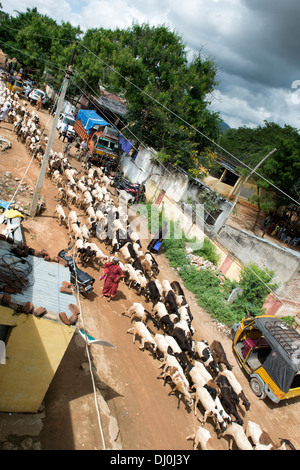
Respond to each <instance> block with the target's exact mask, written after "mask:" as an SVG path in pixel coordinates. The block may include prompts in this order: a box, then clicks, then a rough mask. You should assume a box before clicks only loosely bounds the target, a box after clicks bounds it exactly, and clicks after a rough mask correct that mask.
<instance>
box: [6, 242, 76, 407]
mask: <svg viewBox="0 0 300 470" xmlns="http://www.w3.org/2000/svg"><path fill="white" fill-rule="evenodd" d="M45 258H47V256H45V254H44V256H43V254H39V256H36V255H30V254H28V255H27V256H20V255H19V254H18V251H16V245H15V244H11V243H8V242H7V241H3V240H0V300H1V301H0V412H16V413H35V412H37V411H38V409H39V408H40V405H41V403H42V401H43V399H44V396H45V394H46V392H47V390H48V388H49V385H50V383H51V381H52V379H53V377H54V375H55V372H56V370H57V368H58V366H59V364H60V362H61V360H62V358H63V356H64V353H65V351H66V349H67V347H68V345H69V343H70V341H71V339H72V337H73V335H74V332H75V330H76V327H75V322H74V323H73V324H71V325H68V324H66V323H69V322H66V323H64V322H63V321H62V320H61V318H62V316H61V313H62V312H65V315H66V317H67V318H68V319H70V320H71V317H72V315H73V311H71V309H70V306H73V307H76V299H75V296H74V295H73V291H72V289H70V288H69V289H66V288H62V286H66V285H68V286H69V287H70V285H69V282H70V272H69V268H67V267H65V266H63V265H61V264H60V263H59V262H57V260H56V261H55V262H53V261H52V262H51V261H46V259H45Z"/></svg>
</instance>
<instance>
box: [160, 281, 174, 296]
mask: <svg viewBox="0 0 300 470" xmlns="http://www.w3.org/2000/svg"><path fill="white" fill-rule="evenodd" d="M161 286H162V290H163V295H164V297H165V296H166V295H167V293H168V292H169V291H171V290H172V287H171V284H170V283H169V281H167V280H166V279H164V280H163V281H162V282H161Z"/></svg>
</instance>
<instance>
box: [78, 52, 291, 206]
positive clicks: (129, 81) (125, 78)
mask: <svg viewBox="0 0 300 470" xmlns="http://www.w3.org/2000/svg"><path fill="white" fill-rule="evenodd" d="M79 45H81V46H82V47H83V48H85V49H86V50H87V51H88V52H90V53H91V54H93V55H94V56H95V57H96V58H97V59H98V60H99V61H101V62H103V63H104V64H105V66H106V67H109V68H110V69H111V70H113V72H115V73H116V74H118V75H119V76H120V77H122V78H123V79H124V80H125V81H127V82H128V83H129V84H130V85H132V86H134V87H135V88H137V90H139V91H140V92H141V93H143V94H145V95H146V96H148V98H150V99H152V100H153V101H154V102H155V103H157V104H158V105H159V106H162V107H163V108H164V109H165V110H166V111H168V112H169V113H171V114H173V116H175V117H176V118H177V119H180V120H181V121H182V122H184V123H185V124H186V125H187V126H189V127H190V128H191V129H193V130H194V131H196V132H197V133H198V134H200V135H201V136H202V137H204V138H205V139H207V140H209V141H210V142H211V143H212V144H213V145H216V146H217V147H219V148H220V149H221V150H222V151H223V152H225V153H227V154H228V155H230V156H231V157H233V158H234V159H235V160H237V161H238V162H239V163H241V164H242V165H243V166H245V167H246V168H248V169H249V170H251V171H252V172H253V168H251V167H249V166H248V165H247V164H246V163H244V162H242V161H241V160H239V159H238V158H237V157H236V156H235V155H233V154H232V153H230V152H229V151H228V150H226V149H224V148H223V147H221V146H220V145H219V144H217V143H216V142H214V141H213V140H212V139H210V138H209V137H208V136H206V135H205V134H204V133H203V132H201V131H199V129H197V128H196V127H194V126H193V125H192V124H190V123H188V122H187V121H186V120H185V119H183V118H182V117H181V116H179V115H178V114H176V113H174V111H172V110H171V109H169V108H168V107H167V106H165V105H163V104H162V103H160V102H159V101H158V100H157V99H156V98H154V97H152V96H151V95H149V93H147V92H146V91H145V90H142V89H141V88H140V87H138V86H137V85H136V84H135V83H133V82H131V80H129V79H128V78H127V77H124V75H122V74H121V73H120V72H118V71H117V70H116V69H115V68H114V67H112V66H111V65H109V64H107V63H106V62H105V61H104V60H103V59H101V58H100V57H98V56H97V55H96V54H94V52H92V51H91V50H90V49H88V47H86V46H84V45H83V44H82V43H79ZM254 173H255V174H256V175H257V176H259V177H260V178H262V179H263V180H264V181H266V182H267V183H268V184H270V185H271V186H273V187H274V188H275V189H276V190H277V191H280V192H281V193H282V194H283V195H284V196H286V197H288V198H289V199H291V200H292V201H293V202H295V203H296V204H298V205H299V204H300V203H299V201H296V200H295V199H294V198H292V197H291V196H290V195H289V194H287V193H285V192H284V191H282V190H281V189H280V188H278V187H277V186H276V185H275V184H274V183H272V182H271V181H269V180H267V179H266V178H265V177H264V176H262V175H260V174H259V173H257V172H254Z"/></svg>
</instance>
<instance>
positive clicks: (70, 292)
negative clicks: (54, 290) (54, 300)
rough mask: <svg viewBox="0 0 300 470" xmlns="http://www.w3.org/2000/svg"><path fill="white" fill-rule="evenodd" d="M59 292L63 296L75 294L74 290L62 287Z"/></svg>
mask: <svg viewBox="0 0 300 470" xmlns="http://www.w3.org/2000/svg"><path fill="white" fill-rule="evenodd" d="M59 292H61V293H62V294H69V295H72V294H73V291H72V289H68V288H67V287H61V288H60V289H59Z"/></svg>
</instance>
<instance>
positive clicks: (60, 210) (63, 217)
mask: <svg viewBox="0 0 300 470" xmlns="http://www.w3.org/2000/svg"><path fill="white" fill-rule="evenodd" d="M55 214H57V215H58V220H59V225H61V224H62V221H65V220H66V215H65V212H64V210H63V208H62V206H61V205H60V204H57V206H56V207H55V211H54V215H55Z"/></svg>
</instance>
